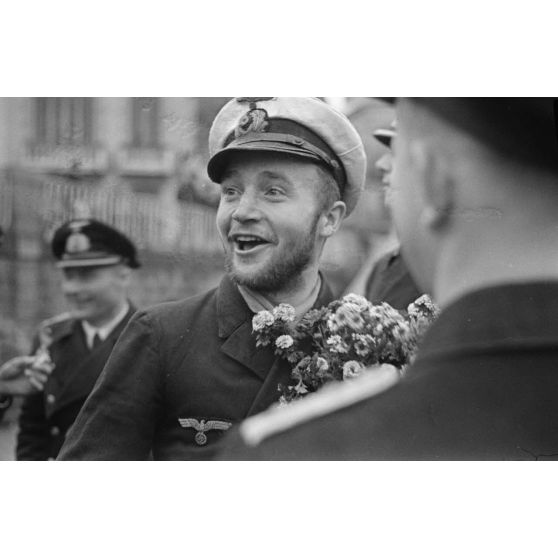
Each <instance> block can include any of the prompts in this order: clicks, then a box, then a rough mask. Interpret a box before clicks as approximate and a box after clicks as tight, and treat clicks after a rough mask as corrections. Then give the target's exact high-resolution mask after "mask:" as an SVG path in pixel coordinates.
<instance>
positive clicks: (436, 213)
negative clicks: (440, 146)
mask: <svg viewBox="0 0 558 558" xmlns="http://www.w3.org/2000/svg"><path fill="white" fill-rule="evenodd" d="M411 157H413V162H414V168H415V169H416V170H417V173H416V187H417V188H418V190H419V194H420V196H421V199H422V207H423V209H422V212H421V215H420V221H421V224H422V225H423V226H424V227H425V228H427V229H430V230H432V231H436V230H441V229H443V228H445V227H446V226H448V225H449V224H450V223H451V221H452V219H453V216H454V212H455V206H456V192H455V181H454V179H453V175H452V173H451V172H450V168H449V166H448V162H447V159H446V158H444V157H440V156H439V154H438V152H437V151H434V150H432V149H430V146H429V145H428V144H425V143H420V142H417V143H415V144H414V145H412V146H411Z"/></svg>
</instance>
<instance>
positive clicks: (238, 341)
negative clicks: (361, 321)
mask: <svg viewBox="0 0 558 558" xmlns="http://www.w3.org/2000/svg"><path fill="white" fill-rule="evenodd" d="M331 300H332V294H331V290H330V288H329V286H328V285H327V284H326V282H325V280H323V277H322V286H321V288H320V292H319V293H318V298H317V299H316V302H315V304H314V307H315V308H320V307H321V306H325V305H327V304H329V303H330V302H331ZM253 315H254V313H253V312H252V311H251V310H250V309H249V308H248V305H247V304H246V302H245V301H244V299H243V298H242V295H241V294H240V292H239V291H238V289H237V287H236V285H235V284H234V283H233V281H232V280H231V279H230V278H229V277H228V276H225V277H224V278H223V280H222V281H221V284H220V286H219V289H218V291H217V322H218V332H219V337H220V338H221V339H223V344H222V345H221V351H222V352H223V353H225V354H226V355H228V356H229V357H231V358H233V359H234V360H236V361H237V362H240V363H241V364H243V365H244V366H246V367H247V368H249V369H250V370H252V371H253V372H254V373H255V374H256V375H257V376H259V377H260V378H262V379H264V380H265V379H266V378H267V379H268V380H269V377H270V370H271V368H272V365H273V363H274V361H275V360H276V358H277V357H276V356H275V354H274V352H273V349H272V348H271V347H256V338H255V336H254V335H253V333H252V317H253ZM273 390H274V391H273V394H274V395H275V394H276V393H277V385H276V384H275V385H274V387H273Z"/></svg>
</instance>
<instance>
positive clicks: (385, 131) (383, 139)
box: [372, 121, 395, 149]
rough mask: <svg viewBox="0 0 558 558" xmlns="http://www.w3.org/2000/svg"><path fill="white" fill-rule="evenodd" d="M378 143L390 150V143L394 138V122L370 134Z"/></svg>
mask: <svg viewBox="0 0 558 558" xmlns="http://www.w3.org/2000/svg"><path fill="white" fill-rule="evenodd" d="M372 135H373V136H374V137H375V138H376V139H377V140H378V141H379V142H380V143H383V144H384V145H385V146H386V147H388V148H390V149H391V142H392V140H393V138H394V137H395V121H394V122H392V123H391V124H390V125H389V126H388V127H387V128H378V129H377V130H374V133H373V134H372Z"/></svg>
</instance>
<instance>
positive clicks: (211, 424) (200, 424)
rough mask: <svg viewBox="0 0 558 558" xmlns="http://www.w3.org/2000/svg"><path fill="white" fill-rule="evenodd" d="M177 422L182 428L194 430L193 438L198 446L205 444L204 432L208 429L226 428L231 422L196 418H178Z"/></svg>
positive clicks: (205, 436)
mask: <svg viewBox="0 0 558 558" xmlns="http://www.w3.org/2000/svg"><path fill="white" fill-rule="evenodd" d="M178 422H179V424H180V426H182V428H193V429H194V430H195V431H196V435H195V436H194V440H195V441H196V444H198V446H205V444H207V435H206V434H205V433H206V432H209V431H210V430H228V429H229V428H230V427H231V426H232V423H231V422H225V421H224V420H207V421H206V420H201V421H199V420H197V419H195V418H179V419H178Z"/></svg>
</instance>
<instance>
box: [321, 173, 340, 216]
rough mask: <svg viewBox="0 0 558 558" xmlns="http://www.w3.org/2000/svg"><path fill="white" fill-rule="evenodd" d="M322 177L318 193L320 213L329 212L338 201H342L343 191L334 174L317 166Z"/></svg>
mask: <svg viewBox="0 0 558 558" xmlns="http://www.w3.org/2000/svg"><path fill="white" fill-rule="evenodd" d="M317 171H318V175H319V177H320V187H319V188H320V189H319V191H318V208H319V210H320V212H322V211H326V210H328V209H329V208H330V207H331V206H332V205H333V204H334V203H335V202H336V201H339V200H340V199H341V191H340V189H339V184H337V180H335V178H333V174H332V173H331V172H330V171H329V170H327V169H326V168H324V167H323V166H321V165H317Z"/></svg>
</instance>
